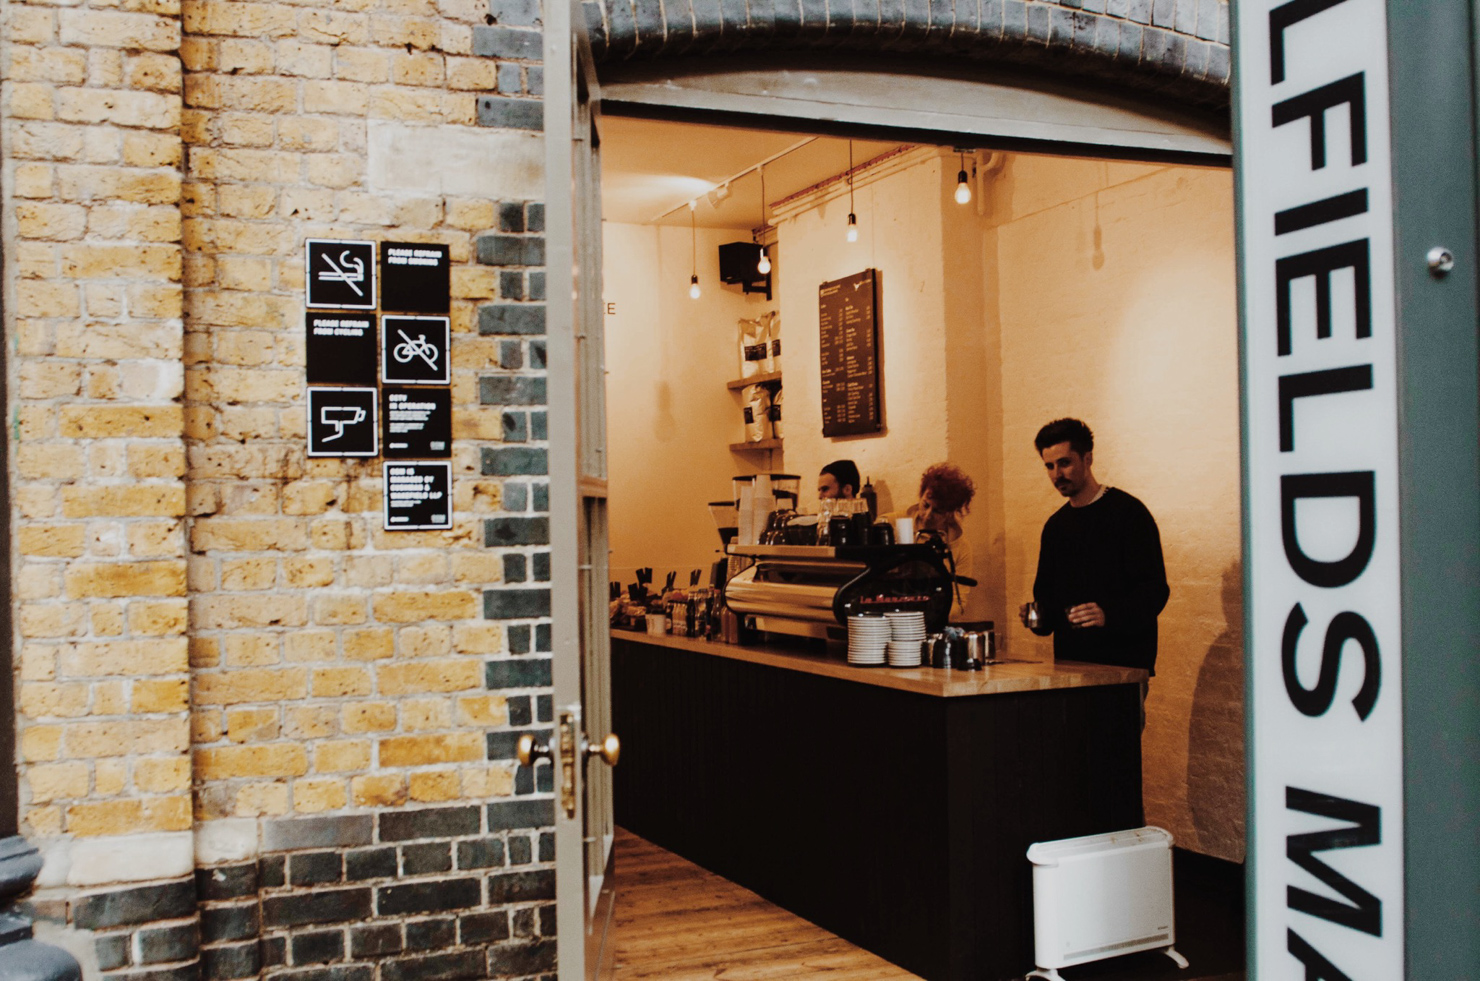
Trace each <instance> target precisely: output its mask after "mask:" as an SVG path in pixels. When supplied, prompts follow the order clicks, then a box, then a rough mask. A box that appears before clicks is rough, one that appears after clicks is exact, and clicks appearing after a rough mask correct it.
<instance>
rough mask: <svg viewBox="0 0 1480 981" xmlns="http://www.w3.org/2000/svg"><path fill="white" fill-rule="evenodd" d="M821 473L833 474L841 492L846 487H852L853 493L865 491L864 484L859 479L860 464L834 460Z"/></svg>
mask: <svg viewBox="0 0 1480 981" xmlns="http://www.w3.org/2000/svg"><path fill="white" fill-rule="evenodd" d="M819 473H830V474H832V475H833V477H834V478H835V479H836V480H837V482H838V490H839V491H841V490H842V489H843V488H844V487H851V488H853V493H855V494H857V493H858V492H859V491H860V490H862V489H863V482H862V481H860V480H859V479H858V464H856V463H854V462H853V461H852V460H834V461H833V462H832V463H829V464H828V465H827V466H825V467H823V468H822V469H821V470H820V471H819Z"/></svg>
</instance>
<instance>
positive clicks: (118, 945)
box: [93, 933, 130, 971]
mask: <svg viewBox="0 0 1480 981" xmlns="http://www.w3.org/2000/svg"><path fill="white" fill-rule="evenodd" d="M129 947H130V944H129V935H128V934H127V933H113V934H108V935H106V936H102V937H98V938H97V939H96V940H94V941H93V949H94V950H96V951H97V954H98V969H99V970H101V971H111V970H113V969H114V968H119V967H123V966H124V965H125V964H127V963H128V961H129Z"/></svg>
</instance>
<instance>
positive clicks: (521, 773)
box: [514, 763, 539, 797]
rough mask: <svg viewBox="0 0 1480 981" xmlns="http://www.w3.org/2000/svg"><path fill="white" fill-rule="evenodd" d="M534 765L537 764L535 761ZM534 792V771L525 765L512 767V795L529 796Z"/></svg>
mask: <svg viewBox="0 0 1480 981" xmlns="http://www.w3.org/2000/svg"><path fill="white" fill-rule="evenodd" d="M535 765H536V766H538V765H539V764H538V763H536V764H535ZM533 794H534V771H533V770H532V769H531V768H529V767H527V766H520V767H515V768H514V795H515V796H516V797H530V796H533Z"/></svg>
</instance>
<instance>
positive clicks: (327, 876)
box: [288, 852, 344, 886]
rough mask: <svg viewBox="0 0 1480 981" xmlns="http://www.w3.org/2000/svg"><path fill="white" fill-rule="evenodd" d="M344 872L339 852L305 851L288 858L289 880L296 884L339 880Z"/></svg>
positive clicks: (314, 884) (303, 884) (318, 883)
mask: <svg viewBox="0 0 1480 981" xmlns="http://www.w3.org/2000/svg"><path fill="white" fill-rule="evenodd" d="M343 873H344V859H343V857H342V856H341V855H340V854H339V852H304V853H301V854H297V855H293V856H290V857H289V859H288V882H289V884H291V885H295V886H317V885H322V884H323V883H325V882H338V881H339V880H340V878H341V877H342V875H343Z"/></svg>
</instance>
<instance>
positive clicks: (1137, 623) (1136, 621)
mask: <svg viewBox="0 0 1480 981" xmlns="http://www.w3.org/2000/svg"><path fill="white" fill-rule="evenodd" d="M1034 445H1036V446H1037V447H1038V453H1039V455H1040V456H1042V457H1043V465H1044V466H1045V467H1046V468H1047V469H1048V477H1049V479H1050V480H1052V481H1053V485H1054V487H1055V488H1056V489H1057V490H1058V492H1059V493H1060V494H1062V495H1063V496H1064V497H1066V498H1068V501H1067V503H1065V504H1064V506H1063V507H1061V508H1059V509H1058V510H1057V511H1055V512H1054V513H1053V514H1052V515H1050V516H1049V519H1048V521H1047V522H1046V523H1045V524H1044V526H1043V539H1042V543H1041V544H1040V546H1039V549H1038V578H1037V579H1036V580H1034V582H1033V599H1034V601H1035V602H1037V604H1038V611H1039V617H1040V620H1039V625H1038V627H1037V628H1036V629H1035V630H1034V633H1037V634H1042V635H1047V634H1053V654H1054V659H1055V660H1061V661H1091V662H1094V663H1097V664H1114V665H1119V666H1121V667H1130V668H1143V669H1145V670H1147V671H1150V672H1151V673H1152V674H1155V673H1156V618H1157V616H1158V614H1160V613H1161V611H1162V608H1163V607H1165V606H1166V605H1167V596H1168V595H1169V592H1170V591H1169V590H1168V589H1167V574H1166V566H1165V565H1164V564H1163V562H1162V557H1161V535H1160V533H1158V531H1157V529H1156V520H1155V519H1154V518H1152V517H1151V512H1150V511H1148V510H1146V505H1144V504H1142V503H1141V502H1140V501H1138V500H1137V499H1136V498H1134V497H1132V496H1131V495H1129V494H1127V493H1126V492H1125V491H1122V490H1118V489H1116V488H1114V487H1106V486H1104V485H1102V484H1100V482H1099V481H1097V480H1095V475H1094V472H1093V470H1092V464H1093V462H1094V459H1093V458H1094V446H1095V437H1094V434H1093V433H1092V432H1090V429H1089V427H1088V426H1086V425H1085V424H1084V423H1082V422H1080V421H1079V420H1078V419H1056V420H1054V421H1053V422H1051V423H1049V424H1048V425H1046V426H1044V427H1043V428H1042V429H1040V430H1039V431H1038V436H1037V437H1036V438H1035V439H1034ZM1024 610H1025V611H1026V607H1025V608H1024ZM1025 622H1026V621H1025Z"/></svg>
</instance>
